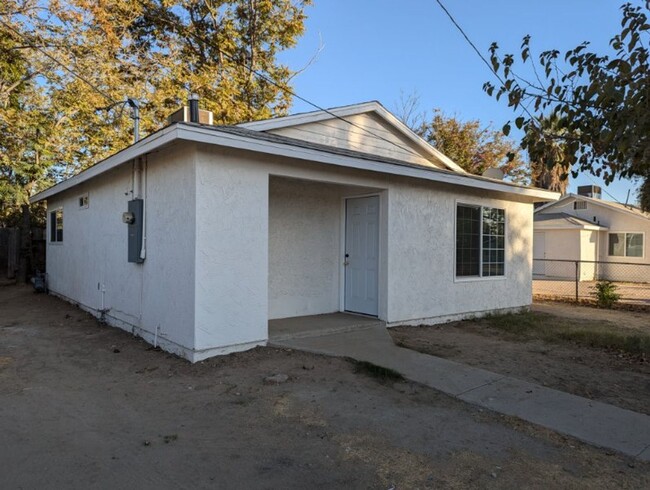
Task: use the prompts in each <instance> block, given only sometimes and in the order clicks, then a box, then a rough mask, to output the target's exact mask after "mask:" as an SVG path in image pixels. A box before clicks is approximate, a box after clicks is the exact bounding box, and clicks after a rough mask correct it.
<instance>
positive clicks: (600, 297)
mask: <svg viewBox="0 0 650 490" xmlns="http://www.w3.org/2000/svg"><path fill="white" fill-rule="evenodd" d="M616 289H618V286H616V284H614V283H613V282H612V281H598V282H597V283H596V285H595V286H594V291H593V293H592V294H593V295H594V296H595V297H596V302H597V303H598V306H602V307H603V308H611V307H612V306H613V305H614V303H616V302H617V301H618V300H619V299H621V295H620V294H618V293H617V292H616Z"/></svg>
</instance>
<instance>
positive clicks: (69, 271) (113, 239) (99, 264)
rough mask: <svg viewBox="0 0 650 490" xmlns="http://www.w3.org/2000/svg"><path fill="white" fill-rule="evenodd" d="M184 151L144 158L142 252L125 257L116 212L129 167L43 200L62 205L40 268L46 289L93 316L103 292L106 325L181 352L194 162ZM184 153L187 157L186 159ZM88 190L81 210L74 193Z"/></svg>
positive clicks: (189, 287)
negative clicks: (139, 259)
mask: <svg viewBox="0 0 650 490" xmlns="http://www.w3.org/2000/svg"><path fill="white" fill-rule="evenodd" d="M192 154H193V153H192V150H191V149H188V148H184V149H183V150H182V152H181V151H180V150H178V149H177V150H169V151H167V152H165V153H158V154H155V155H150V156H149V161H148V164H147V167H148V171H147V224H146V234H147V250H146V252H147V258H146V260H145V262H144V263H143V264H141V265H140V264H133V263H129V262H128V261H127V225H125V224H124V223H123V222H122V213H123V212H124V211H126V210H127V202H128V201H129V200H130V199H132V198H133V197H132V193H131V191H132V182H133V180H132V178H133V177H132V165H130V164H129V165H123V166H121V167H119V168H117V169H115V170H113V171H111V172H110V173H107V174H105V175H103V176H102V177H101V178H96V179H92V180H90V181H88V182H86V183H84V184H82V185H80V186H77V187H75V188H73V189H70V190H69V191H66V192H64V193H62V194H60V195H57V196H55V197H54V198H51V199H48V203H47V204H48V210H49V211H52V210H54V209H57V208H59V207H62V208H63V242H62V243H60V244H59V243H51V242H50V240H49V235H48V243H47V272H48V280H49V286H50V289H51V291H52V292H54V293H56V294H59V295H62V296H64V297H65V298H67V299H69V300H72V301H74V302H76V303H79V304H80V305H81V306H82V307H84V308H86V309H88V310H90V311H92V312H94V313H95V314H98V315H99V310H100V309H102V290H105V293H104V309H105V310H107V311H106V314H105V317H106V319H107V321H108V322H109V323H113V324H115V325H117V326H120V327H122V328H125V329H127V330H130V331H133V332H134V333H137V334H139V335H142V336H144V337H145V338H147V340H149V341H152V340H153V337H154V335H155V331H156V329H158V334H157V335H158V341H159V342H160V343H161V344H165V343H167V344H168V345H167V347H166V348H167V349H168V350H170V351H172V352H176V353H179V354H181V355H185V353H186V349H191V348H192V346H193V344H194V331H193V328H192V325H193V319H194V301H193V298H194V163H193V158H192ZM188 156H189V158H188ZM85 193H88V198H89V205H88V208H87V209H84V208H80V207H79V203H78V198H79V196H81V195H83V194H85Z"/></svg>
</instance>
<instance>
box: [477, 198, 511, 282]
mask: <svg viewBox="0 0 650 490" xmlns="http://www.w3.org/2000/svg"><path fill="white" fill-rule="evenodd" d="M505 235H506V213H505V211H504V210H503V209H496V208H483V265H482V268H483V270H482V275H483V276H487V277H490V276H502V275H503V274H504V272H505V271H504V269H505V240H506V236H505Z"/></svg>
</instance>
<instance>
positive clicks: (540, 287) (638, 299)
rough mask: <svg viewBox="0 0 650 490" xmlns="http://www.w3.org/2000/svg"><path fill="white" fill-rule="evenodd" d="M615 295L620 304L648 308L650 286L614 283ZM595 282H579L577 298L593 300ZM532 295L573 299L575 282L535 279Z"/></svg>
mask: <svg viewBox="0 0 650 490" xmlns="http://www.w3.org/2000/svg"><path fill="white" fill-rule="evenodd" d="M615 284H616V293H617V294H620V295H621V297H620V302H621V303H629V304H632V305H645V306H650V284H648V283H643V282H641V283H634V282H616V283H615ZM595 285H596V281H580V282H579V283H578V296H579V297H580V298H581V299H593V298H594V289H595ZM533 295H535V296H540V297H544V296H545V297H547V298H548V297H551V298H552V297H565V298H568V299H573V298H575V282H574V281H573V280H571V279H568V280H567V279H558V280H553V279H536V280H533Z"/></svg>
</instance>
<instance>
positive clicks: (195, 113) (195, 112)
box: [167, 94, 214, 125]
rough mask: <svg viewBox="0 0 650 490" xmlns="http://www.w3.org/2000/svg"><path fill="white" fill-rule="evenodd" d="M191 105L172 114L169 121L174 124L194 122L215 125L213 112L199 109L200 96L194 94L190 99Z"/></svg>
mask: <svg viewBox="0 0 650 490" xmlns="http://www.w3.org/2000/svg"><path fill="white" fill-rule="evenodd" d="M188 103H189V105H186V106H183V107H181V108H180V109H178V110H177V111H176V112H174V113H173V114H171V115H170V116H169V117H168V118H167V121H168V122H169V123H170V124H172V123H175V122H192V123H198V124H210V125H212V124H214V116H213V114H212V111H204V110H203V109H199V96H198V95H196V94H192V95H190V96H189V99H188Z"/></svg>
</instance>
